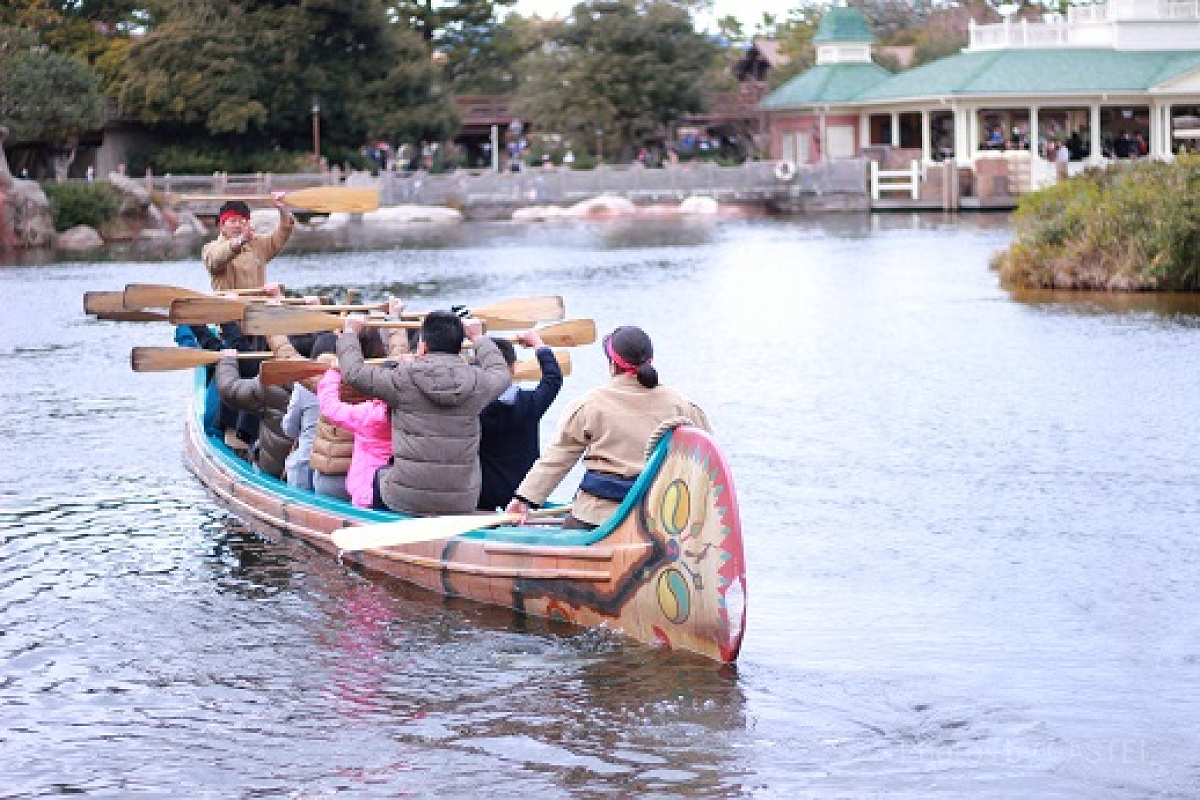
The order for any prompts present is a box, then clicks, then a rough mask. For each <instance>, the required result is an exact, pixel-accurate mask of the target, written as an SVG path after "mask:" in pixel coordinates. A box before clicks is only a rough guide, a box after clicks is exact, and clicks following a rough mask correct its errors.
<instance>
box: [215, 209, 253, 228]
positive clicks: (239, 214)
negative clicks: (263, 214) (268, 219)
mask: <svg viewBox="0 0 1200 800" xmlns="http://www.w3.org/2000/svg"><path fill="white" fill-rule="evenodd" d="M230 217H238V218H240V219H250V217H248V216H246V215H245V214H243V213H242V212H240V211H226V212H225V213H224V214H222V215H221V216H219V217H217V227H218V228H219V227H221V226H222V225H224V224H225V220H227V219H229V218H230Z"/></svg>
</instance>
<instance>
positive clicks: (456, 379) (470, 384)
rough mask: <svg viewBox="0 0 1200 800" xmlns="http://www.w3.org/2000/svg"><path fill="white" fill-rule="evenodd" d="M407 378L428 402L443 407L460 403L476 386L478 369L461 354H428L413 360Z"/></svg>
mask: <svg viewBox="0 0 1200 800" xmlns="http://www.w3.org/2000/svg"><path fill="white" fill-rule="evenodd" d="M409 377H410V379H411V380H412V383H413V386H415V387H416V388H417V391H419V392H420V393H421V394H422V395H424V396H425V398H426V399H427V400H429V402H430V403H432V404H434V405H436V406H442V407H444V408H454V407H455V406H460V405H462V404H463V403H465V402H466V401H467V400H468V399H470V398H471V397H472V395H473V393H474V392H475V391H476V387H478V385H479V371H478V370H477V369H475V368H473V367H471V366H470V365H469V364H467V363H466V362H465V361H463V360H462V356H457V355H451V354H449V353H428V354H426V355H424V356H422V357H421V358H420V359H418V360H417V361H416V362H414V363H413V365H412V367H411V369H410V371H409Z"/></svg>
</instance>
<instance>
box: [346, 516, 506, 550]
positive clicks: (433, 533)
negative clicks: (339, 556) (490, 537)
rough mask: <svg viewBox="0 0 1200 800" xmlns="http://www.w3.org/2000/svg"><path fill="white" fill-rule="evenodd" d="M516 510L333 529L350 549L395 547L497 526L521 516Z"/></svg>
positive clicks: (416, 518)
mask: <svg viewBox="0 0 1200 800" xmlns="http://www.w3.org/2000/svg"><path fill="white" fill-rule="evenodd" d="M519 519H520V517H518V516H517V515H516V514H464V515H461V516H449V517H413V518H411V519H406V520H401V521H399V522H381V523H379V524H377V525H360V526H358V527H355V528H342V529H340V530H336V531H334V532H333V534H332V536H333V543H334V544H336V545H337V546H338V549H340V550H345V551H347V552H351V551H355V550H373V549H375V548H378V547H394V546H396V545H401V544H415V543H416V542H430V541H436V540H438V539H449V538H450V537H452V536H458V535H460V534H463V533H470V532H471V531H477V530H482V529H484V528H495V527H497V526H499V525H505V524H510V523H513V522H516V521H517V520H519Z"/></svg>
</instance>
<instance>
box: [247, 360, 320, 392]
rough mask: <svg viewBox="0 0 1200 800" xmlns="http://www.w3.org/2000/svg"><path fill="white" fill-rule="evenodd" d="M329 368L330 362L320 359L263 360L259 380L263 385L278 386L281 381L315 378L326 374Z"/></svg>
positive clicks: (288, 381)
mask: <svg viewBox="0 0 1200 800" xmlns="http://www.w3.org/2000/svg"><path fill="white" fill-rule="evenodd" d="M328 369H329V365H328V364H322V363H320V362H319V361H309V360H308V359H301V358H285V359H277V360H275V361H265V362H263V365H262V369H260V370H259V372H258V380H259V381H260V382H261V383H262V385H263V386H277V385H279V384H281V383H292V382H293V381H302V380H305V379H307V378H315V377H317V376H319V375H324V374H325V371H326V370H328Z"/></svg>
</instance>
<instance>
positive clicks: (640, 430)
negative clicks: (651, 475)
mask: <svg viewBox="0 0 1200 800" xmlns="http://www.w3.org/2000/svg"><path fill="white" fill-rule="evenodd" d="M604 352H605V355H607V356H608V367H609V374H610V375H611V376H612V380H611V381H610V382H609V383H608V384H607V385H605V386H599V387H597V388H595V389H592V390H591V391H589V392H588V393H587V394H585V395H583V397H580V398H579V399H578V400H576V401H575V402H574V403H572V404H571V405H570V406H568V407H567V408H566V410H565V411H564V412H563V418H562V422H561V424H560V426H559V430H558V436H557V438H556V439H555V441H554V442H552V443H551V444H550V445H549V446H548V447H547V448H546V451H545V452H544V453H542V456H541V457H540V458H539V459H538V460H537V462H536V463H535V464H534V465H533V468H532V469H531V470H530V471H529V474H528V475H526V476H525V480H523V481H521V485H520V486H518V487H517V491H516V492H515V493H514V495H513V498H512V500H511V501H510V502H509V504H508V507H507V509H506V510H507V511H508V513H510V514H517V515H519V516H520V517H521V521H522V522H524V520H525V517H526V516H527V515H528V514H529V511H530V509H531V508H536V507H537V506H539V505H541V504H542V503H544V502H545V501H546V498H547V497H549V496H550V492H552V491H553V490H554V488H555V487H556V486H557V485H558V484H559V482H560V481H561V480H562V479H563V478H565V477H566V475H567V473H568V472H570V471H571V468H572V467H573V466H575V462H577V461H578V460H579V459H580V458H581V457H582V458H583V465H584V466H585V467H586V468H587V472H586V473H585V474H584V476H583V481H582V482H581V483H580V484H579V492H578V494H576V496H575V502H574V504H573V507H572V512H571V515H570V516H568V517H567V519H566V521H565V522H564V524H563V527H564V528H595V527H597V526H599V525H602V524H604V523H605V522H606V521H607V520H608V519H609V517H611V516H612V515H613V512H615V511H616V509H617V507H618V506H619V505H620V504H621V501H622V500H624V499H625V495H626V494H627V493H628V492H629V489H630V488H631V487H632V486H633V483H634V481H636V480H637V477H638V475H640V474H641V472H642V469H643V468H644V467H645V466H646V458H645V449H646V443H647V442H648V441H649V440H650V436H651V435H652V434H653V433H654V431H655V429H656V428H657V427H658V426H659V425H660V424H661V423H663V422H667V421H669V420H672V419H677V418H684V419H686V420H687V421H688V422H689V423H690V424H692V425H695V426H697V427H700V428H703V429H704V430H706V431H710V432H711V428H710V427H709V424H708V418H707V417H706V416H705V414H704V411H703V410H701V408H700V407H699V406H697V405H696V404H694V403H692V402H691V401H690V400H688V399H687V398H686V397H684V396H683V395H682V394H680V393H679V392H677V391H675V390H674V389H671V388H668V387H666V386H662V385H660V384H659V382H658V371H657V370H656V369H655V368H654V365H653V360H654V359H653V357H654V345H653V344H652V343H651V341H650V337H649V336H648V335H646V332H645V331H643V330H642V329H641V328H638V327H635V326H632V325H625V326H622V327H620V328H617V329H616V330H615V331H613V332H612V333H610V334H609V335H608V336H605V337H604Z"/></svg>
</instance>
